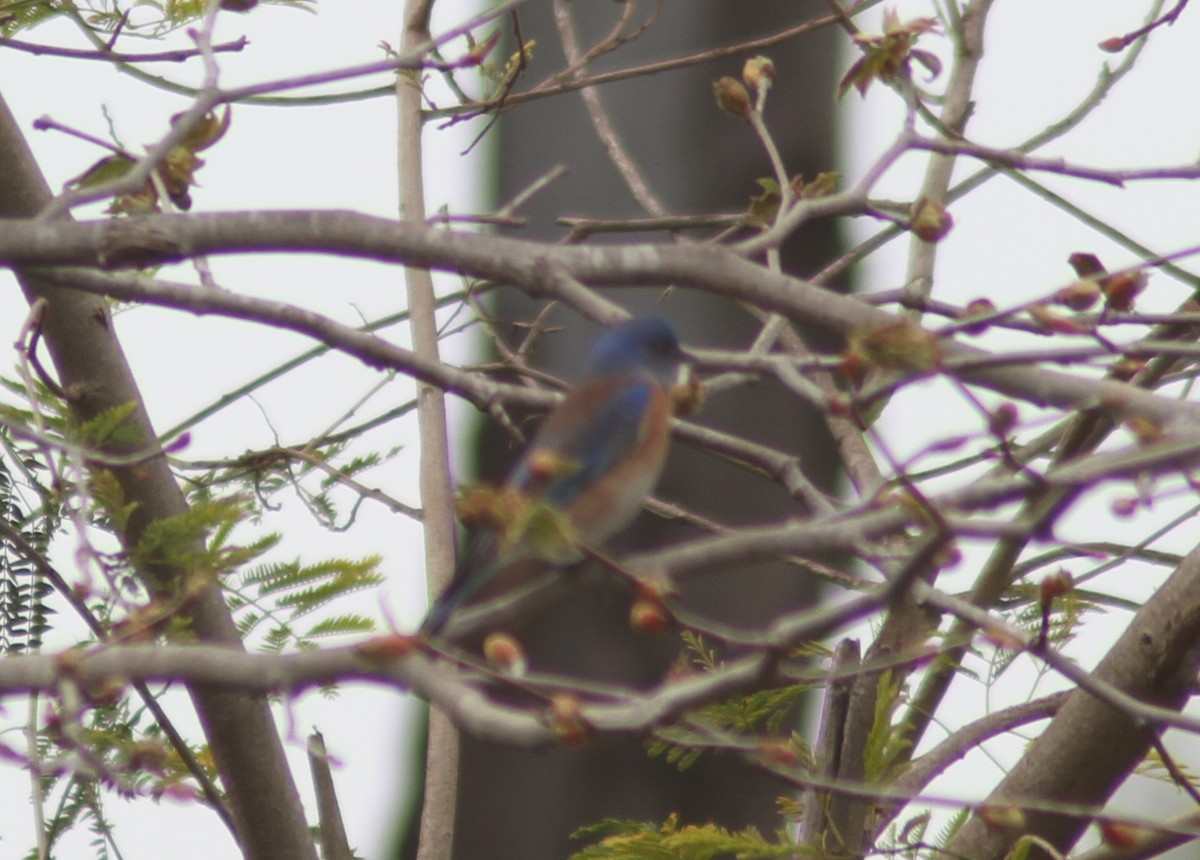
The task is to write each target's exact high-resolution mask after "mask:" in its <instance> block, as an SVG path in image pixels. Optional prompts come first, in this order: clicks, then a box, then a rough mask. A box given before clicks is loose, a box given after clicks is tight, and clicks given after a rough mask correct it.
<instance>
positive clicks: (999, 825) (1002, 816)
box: [978, 805, 1025, 832]
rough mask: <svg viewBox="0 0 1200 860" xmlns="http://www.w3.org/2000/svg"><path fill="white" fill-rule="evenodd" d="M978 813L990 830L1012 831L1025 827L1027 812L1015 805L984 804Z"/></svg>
mask: <svg viewBox="0 0 1200 860" xmlns="http://www.w3.org/2000/svg"><path fill="white" fill-rule="evenodd" d="M978 813H979V818H980V819H981V820H982V821H983V823H984V824H985V825H987V828H988V830H998V831H1001V832H1011V831H1016V830H1024V829H1025V813H1024V812H1022V811H1021V810H1020V809H1018V808H1017V807H1015V806H994V805H989V806H982V807H980V808H979V810H978Z"/></svg>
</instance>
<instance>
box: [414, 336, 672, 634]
mask: <svg viewBox="0 0 1200 860" xmlns="http://www.w3.org/2000/svg"><path fill="white" fill-rule="evenodd" d="M690 358H691V357H690V356H689V355H688V354H687V353H686V352H685V351H684V350H683V349H682V347H681V346H680V344H679V339H678V337H677V336H676V334H675V332H674V330H673V329H672V328H671V326H670V325H669V324H668V323H667V322H666V320H664V319H662V318H661V317H639V318H633V319H629V320H626V321H624V322H621V323H618V324H616V325H614V326H612V327H611V328H609V329H607V330H605V331H604V332H603V333H602V334H601V335H600V337H599V338H598V339H597V340H596V343H595V346H594V347H593V349H592V352H591V356H590V360H589V363H588V369H587V372H586V373H585V375H584V377H583V379H582V380H581V381H580V382H579V383H578V384H577V385H576V386H575V387H574V388H573V389H572V390H571V391H570V392H569V393H568V394H567V396H566V397H565V398H564V399H563V400H562V402H561V403H559V405H558V406H557V408H555V409H554V410H553V411H552V412H551V413H550V415H549V416H547V418H546V419H545V420H544V421H543V422H542V424H541V426H540V427H539V428H538V430H537V432H536V434H535V435H534V437H533V439H532V441H531V442H530V444H529V446H528V448H526V450H525V452H524V454H523V455H522V456H521V458H520V459H519V460H518V461H517V463H516V465H515V466H514V467H513V468H512V471H511V472H510V473H509V475H508V478H507V479H506V480H505V482H504V484H503V485H502V486H501V487H499V488H486V489H484V490H482V491H480V490H479V489H478V488H477V489H476V492H475V493H474V495H473V496H472V494H470V493H466V492H464V493H463V494H461V495H460V501H459V518H460V520H463V521H464V523H465V524H471V523H472V522H474V524H476V525H477V526H478V527H477V528H476V530H475V533H474V534H473V535H472V537H471V539H470V540H469V541H468V543H467V546H466V548H465V551H464V552H463V553H462V555H461V557H460V561H459V563H458V565H457V567H456V570H455V573H454V576H453V577H452V578H451V580H450V583H449V585H448V586H447V587H446V589H445V590H444V591H443V593H442V594H441V596H439V597H438V599H437V600H436V601H435V603H434V604H433V606H432V607H431V608H430V610H429V611H428V613H427V614H426V617H425V621H424V622H423V623H422V625H421V633H422V634H424V635H427V636H428V635H434V634H437V633H438V632H440V631H441V630H442V629H443V628H444V627H445V625H446V623H447V621H449V620H450V618H451V616H452V615H453V614H454V612H455V611H456V610H458V609H459V608H461V607H462V606H463V605H465V604H468V603H471V602H474V601H476V600H478V599H481V598H483V597H485V596H495V594H494V592H496V591H497V590H498V587H500V588H499V590H503V589H502V587H503V585H504V583H506V582H507V583H509V584H510V587H511V585H512V584H515V583H514V582H513V580H516V581H520V580H522V579H527V578H529V577H530V576H531V574H536V573H540V572H542V571H545V570H552V569H555V568H562V567H566V566H568V565H570V564H574V563H575V562H578V561H579V560H581V559H582V558H583V555H584V554H583V553H582V552H581V551H580V549H579V547H580V546H583V547H588V548H594V547H596V546H598V545H599V544H601V543H603V542H604V541H605V540H606V539H608V538H609V537H611V536H612V535H614V534H616V533H617V532H618V531H620V530H621V529H623V528H624V527H625V526H627V525H628V524H629V523H630V522H631V521H632V520H633V519H634V517H635V516H637V513H638V511H639V510H641V507H642V503H643V502H645V500H646V497H647V496H649V494H650V493H651V491H652V490H653V489H654V486H655V484H656V483H657V482H658V477H659V475H660V474H661V473H662V469H663V465H664V464H665V462H666V458H667V449H668V445H669V439H670V423H671V417H672V414H673V411H674V410H673V402H672V396H673V390H674V387H675V385H676V383H677V382H678V380H679V378H680V374H681V370H682V368H683V366H684V365H685V364H686V363H687V362H688V360H689V359H690ZM472 498H473V503H472Z"/></svg>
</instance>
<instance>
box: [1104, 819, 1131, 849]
mask: <svg viewBox="0 0 1200 860" xmlns="http://www.w3.org/2000/svg"><path fill="white" fill-rule="evenodd" d="M1097 826H1099V828H1100V838H1101V839H1103V840H1104V844H1106V845H1111V846H1112V847H1113V848H1117V849H1121V850H1126V849H1129V848H1133V847H1134V846H1136V845H1137V842H1138V837H1139V836H1140V835H1141V828H1138V827H1134V826H1133V825H1132V824H1126V823H1124V822H1123V821H1100V822H1098V824H1097Z"/></svg>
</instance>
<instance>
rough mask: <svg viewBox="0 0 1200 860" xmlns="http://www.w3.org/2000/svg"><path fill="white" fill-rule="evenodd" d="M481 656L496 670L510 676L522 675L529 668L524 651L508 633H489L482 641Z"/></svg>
mask: <svg viewBox="0 0 1200 860" xmlns="http://www.w3.org/2000/svg"><path fill="white" fill-rule="evenodd" d="M483 656H484V657H486V658H487V661H488V662H489V663H491V664H492V665H493V666H495V667H496V668H497V669H502V670H503V671H505V672H507V673H508V674H510V675H518V676H520V675H524V674H525V672H526V670H527V669H528V668H529V662H528V660H526V659H525V650H524V649H523V648H522V647H521V643H520V642H518V641H517V639H516V637H515V636H512V635H511V634H509V633H491V634H489V635H488V637H487V638H486V639H484V640H483Z"/></svg>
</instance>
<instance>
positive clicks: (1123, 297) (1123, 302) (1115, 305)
mask: <svg viewBox="0 0 1200 860" xmlns="http://www.w3.org/2000/svg"><path fill="white" fill-rule="evenodd" d="M1101 287H1102V288H1103V289H1104V298H1105V299H1106V300H1107V302H1108V306H1109V307H1110V308H1112V309H1113V310H1114V311H1131V310H1133V300H1134V299H1135V298H1137V296H1138V293H1140V292H1141V291H1142V290H1144V289H1145V288H1146V273H1145V272H1118V273H1117V274H1115V275H1109V276H1108V277H1107V278H1105V279H1104V281H1103V282H1102V284H1101Z"/></svg>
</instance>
